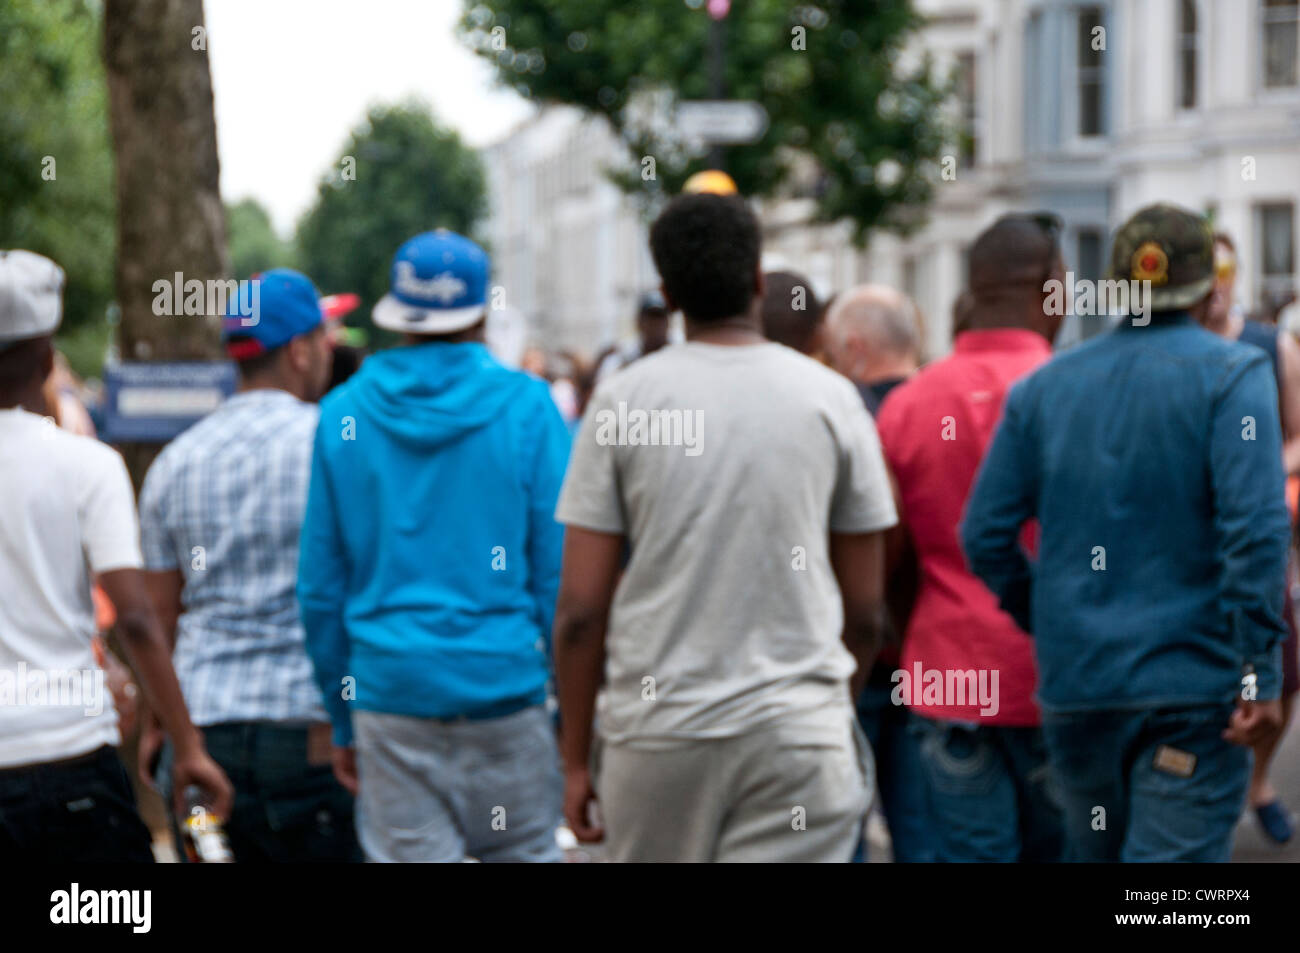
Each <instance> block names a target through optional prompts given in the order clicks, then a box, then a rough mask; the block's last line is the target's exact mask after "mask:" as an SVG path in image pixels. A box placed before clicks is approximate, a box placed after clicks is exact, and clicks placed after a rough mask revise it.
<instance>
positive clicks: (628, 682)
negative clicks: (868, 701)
mask: <svg viewBox="0 0 1300 953" xmlns="http://www.w3.org/2000/svg"><path fill="white" fill-rule="evenodd" d="M556 518H557V519H558V520H559V521H560V522H562V523H565V524H567V525H570V526H580V527H584V528H586V529H591V530H596V531H599V532H605V533H620V534H623V535H625V536H626V537H627V538H628V541H629V543H630V548H631V557H630V561H629V562H628V564H627V568H626V571H625V573H624V575H623V578H622V580H621V581H620V583H619V586H618V591H617V593H616V594H615V597H614V604H613V606H612V608H611V612H610V623H609V631H608V638H607V646H606V666H607V672H606V674H607V685H606V692H605V697H604V700H603V702H602V706H601V711H600V721H601V731H602V734H603V735H604V737H605V739H606V741H608V742H611V743H626V744H638V745H646V746H659V745H664V744H668V745H671V744H674V743H679V742H681V741H683V740H687V739H692V738H712V737H729V736H733V735H738V734H742V733H745V732H748V731H752V730H754V729H755V728H757V727H759V726H761V725H763V724H766V723H768V722H770V721H772V720H774V719H778V718H779V719H782V720H783V721H786V722H787V723H788V722H790V721H791V720H797V721H798V722H799V723H800V724H802V725H807V726H808V728H809V731H810V733H811V734H814V735H815V734H816V733H817V732H818V730H819V729H824V731H825V733H826V735H827V736H828V737H832V738H834V739H835V740H839V739H842V738H843V737H844V732H845V717H846V716H847V717H851V713H850V705H849V699H848V690H847V687H846V684H847V679H848V677H849V676H850V675H851V674H852V672H853V668H854V663H853V658H852V656H851V655H850V654H849V652H848V650H847V649H846V648H845V647H844V644H843V642H842V639H841V636H842V629H843V610H842V606H841V602H840V594H839V587H838V586H837V584H836V581H835V576H834V574H833V572H832V570H831V564H830V555H829V535H828V534H829V533H830V532H835V533H867V532H874V531H877V530H882V529H887V528H888V527H890V526H893V525H894V523H895V522H896V521H897V515H896V513H895V511H894V503H893V498H892V496H891V493H890V488H889V479H888V476H887V474H886V471H885V464H884V460H883V458H882V456H881V452H880V443H879V440H878V438H877V436H876V430H875V426H874V424H873V423H872V421H871V417H870V415H868V414H867V412H866V410H865V409H864V407H863V405H862V398H861V397H860V396H859V395H858V393H857V391H856V390H855V389H854V387H853V386H852V385H851V384H850V383H849V382H848V381H847V380H845V379H844V378H842V377H840V376H839V375H838V374H836V373H834V372H833V371H830V370H828V369H827V368H825V367H823V366H822V365H820V364H818V363H817V362H816V361H813V360H811V359H809V358H807V357H804V356H803V355H801V354H798V353H797V352H795V351H793V350H791V349H789V348H787V347H783V346H782V345H779V344H759V345H753V346H742V347H727V346H722V345H715V344H702V343H698V342H689V343H687V344H684V345H680V346H678V347H672V348H665V349H663V350H662V351H660V352H658V353H656V354H652V355H650V356H649V357H645V358H642V359H641V360H639V361H637V362H636V363H635V364H633V365H632V366H630V367H628V368H626V369H625V370H623V371H621V372H619V373H618V374H616V375H614V376H613V377H611V378H609V379H608V380H607V381H605V382H604V383H603V384H601V385H600V386H599V387H598V388H597V390H596V393H595V395H594V396H593V397H592V400H591V404H590V406H589V407H588V408H587V413H586V416H585V418H584V419H583V423H582V428H581V430H580V432H579V434H578V436H577V439H576V441H575V443H574V448H573V457H572V459H571V461H570V464H569V472H568V476H567V478H566V480H565V483H564V489H563V491H562V492H561V495H560V502H559V507H558V509H557V513H556Z"/></svg>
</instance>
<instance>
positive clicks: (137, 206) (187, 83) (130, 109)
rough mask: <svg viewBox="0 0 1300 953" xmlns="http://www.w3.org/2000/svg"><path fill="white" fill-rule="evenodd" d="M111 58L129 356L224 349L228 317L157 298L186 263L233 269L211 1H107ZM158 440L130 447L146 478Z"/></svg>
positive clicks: (124, 338) (209, 271)
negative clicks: (165, 306)
mask: <svg viewBox="0 0 1300 953" xmlns="http://www.w3.org/2000/svg"><path fill="white" fill-rule="evenodd" d="M196 28H199V29H200V30H201V36H202V42H201V43H200V42H198V40H197V39H196V36H195V30H196ZM195 47H200V48H198V49H196V48H195ZM104 66H105V71H106V74H107V78H108V102H109V126H110V131H111V133H112V139H113V152H114V155H115V159H116V186H117V265H116V269H115V276H114V277H115V281H116V288H117V302H118V305H119V306H120V308H121V323H120V324H119V326H118V345H119V349H120V353H121V356H122V359H123V360H125V361H178V360H207V359H213V358H219V357H220V356H221V352H220V345H219V329H220V316H219V315H211V314H209V315H175V316H167V315H163V316H159V315H156V314H154V308H153V302H154V298H155V297H156V292H155V290H154V283H155V282H157V281H159V280H160V279H161V280H165V281H167V282H168V287H169V288H170V286H171V285H172V284H173V283H174V282H175V281H176V275H177V274H178V273H179V274H180V275H181V276H183V277H182V280H184V281H188V280H190V279H198V280H200V281H205V282H206V281H207V280H209V279H221V278H225V277H226V276H227V275H228V273H229V270H230V267H229V256H228V253H227V249H226V226H225V215H224V212H223V210H222V205H221V193H220V185H219V171H220V166H219V163H218V159H217V128H216V120H215V117H214V115H213V106H212V77H211V73H210V72H209V68H208V53H207V37H206V28H205V27H204V23H203V2H202V0H107V2H106V3H105V4H104ZM205 300H206V296H205ZM156 449H157V448H148V447H140V446H127V447H123V448H122V450H123V454H124V455H125V456H126V458H127V464H128V466H129V467H130V469H131V476H132V479H134V480H135V481H136V485H137V486H139V483H140V480H141V479H142V478H143V476H144V469H145V468H146V467H147V466H148V463H149V462H150V460H151V459H152V457H153V455H154V453H156Z"/></svg>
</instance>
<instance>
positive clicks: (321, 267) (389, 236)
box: [297, 102, 487, 325]
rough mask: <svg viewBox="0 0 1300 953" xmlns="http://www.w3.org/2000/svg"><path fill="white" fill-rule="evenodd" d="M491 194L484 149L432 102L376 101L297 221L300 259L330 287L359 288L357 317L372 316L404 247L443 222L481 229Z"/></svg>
mask: <svg viewBox="0 0 1300 953" xmlns="http://www.w3.org/2000/svg"><path fill="white" fill-rule="evenodd" d="M486 202H487V200H486V187H485V185H484V176H483V169H482V166H481V165H480V163H479V158H478V154H477V153H476V152H474V151H473V150H471V149H469V148H468V147H466V146H465V145H464V144H463V143H462V142H461V141H460V137H459V136H458V135H457V134H456V133H455V132H453V131H451V130H448V129H445V128H443V127H441V126H439V125H438V124H437V123H435V122H434V119H433V116H432V114H431V112H430V111H429V108H428V106H427V105H424V104H422V103H418V102H408V103H403V104H400V105H391V106H376V107H372V108H371V109H370V111H369V113H368V115H367V116H366V118H365V120H364V121H363V122H362V123H361V124H360V125H359V126H358V127H357V128H356V129H354V130H353V132H352V134H351V136H350V137H349V139H348V142H347V143H346V145H345V146H344V148H343V151H342V153H341V154H340V156H339V158H338V160H337V161H336V162H335V163H334V166H333V168H332V169H331V170H330V172H329V173H328V174H327V175H325V176H324V177H323V178H322V180H321V183H320V186H319V189H318V191H317V197H316V204H315V205H314V206H313V207H312V208H311V209H310V210H309V211H308V212H307V213H306V214H305V215H304V216H303V218H302V219H301V220H300V221H299V223H298V229H297V246H298V250H299V262H300V264H301V266H302V269H303V271H305V272H306V273H307V274H308V275H309V276H311V278H312V279H313V280H314V281H315V282H316V285H317V287H319V288H320V289H321V292H322V293H324V294H335V293H340V292H354V293H356V294H358V295H360V296H361V307H360V308H359V309H358V310H357V311H356V312H354V313H353V315H352V316H351V317H350V318H349V323H355V324H357V325H368V324H369V316H370V310H371V308H373V307H374V305H375V302H377V301H378V300H379V299H380V298H381V297H383V296H384V295H385V294H386V293H387V291H388V272H389V266H390V265H391V264H392V260H393V254H394V253H395V252H396V251H397V247H398V246H399V245H400V244H402V242H404V241H405V240H406V239H408V238H410V237H412V236H413V235H416V234H419V233H420V232H426V231H429V230H431V229H434V228H449V229H452V230H453V231H457V232H460V233H461V234H472V232H473V229H474V226H475V224H476V223H477V222H478V221H479V219H480V218H482V216H483V214H484V213H485V211H486Z"/></svg>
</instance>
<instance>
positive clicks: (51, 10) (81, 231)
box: [0, 0, 115, 371]
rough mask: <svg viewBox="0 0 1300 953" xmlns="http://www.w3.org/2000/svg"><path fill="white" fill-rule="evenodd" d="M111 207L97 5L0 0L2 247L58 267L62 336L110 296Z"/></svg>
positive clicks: (87, 321)
mask: <svg viewBox="0 0 1300 953" xmlns="http://www.w3.org/2000/svg"><path fill="white" fill-rule="evenodd" d="M47 157H49V158H47ZM113 205H114V202H113V159H112V151H111V145H110V143H109V137H108V108H107V103H106V92H105V86H104V76H103V67H102V66H101V64H100V58H99V15H98V13H97V11H96V9H95V8H94V7H93V6H91V5H89V4H87V3H85V2H83V0H45V2H42V3H18V4H13V3H0V248H26V249H29V250H31V251H34V252H38V253H39V254H42V255H46V256H48V257H50V258H52V259H54V260H55V261H56V262H58V263H59V265H60V266H62V268H63V269H64V271H65V272H66V273H67V279H68V280H67V289H66V293H65V295H64V331H65V332H66V333H68V334H75V333H77V332H78V330H79V329H81V328H82V327H85V326H87V325H91V324H96V323H99V324H101V325H102V323H103V321H104V312H105V308H106V307H107V305H108V303H109V301H110V300H111V299H112V296H113V256H114V246H115V237H114V227H113V221H114V219H113V214H114V211H113ZM79 369H80V370H82V371H86V370H95V369H97V368H96V367H93V366H91V367H81V368H79Z"/></svg>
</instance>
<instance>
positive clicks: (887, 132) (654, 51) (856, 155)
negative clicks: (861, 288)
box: [460, 0, 955, 240]
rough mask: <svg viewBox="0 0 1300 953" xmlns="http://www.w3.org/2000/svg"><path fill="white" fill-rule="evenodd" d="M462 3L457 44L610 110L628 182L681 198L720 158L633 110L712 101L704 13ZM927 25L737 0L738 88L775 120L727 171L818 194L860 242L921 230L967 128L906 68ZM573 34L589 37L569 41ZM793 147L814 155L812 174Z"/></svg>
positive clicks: (657, 7) (827, 212)
mask: <svg viewBox="0 0 1300 953" xmlns="http://www.w3.org/2000/svg"><path fill="white" fill-rule="evenodd" d="M465 7H466V10H465V14H464V17H463V18H462V20H461V25H460V33H461V37H462V39H463V41H464V42H465V43H466V44H467V45H469V46H470V47H471V48H472V49H474V50H475V51H476V52H478V53H479V55H481V56H483V57H484V58H485V59H487V60H489V61H490V62H491V63H493V65H494V66H495V68H496V70H497V73H498V76H499V77H500V79H501V81H502V82H503V83H506V84H508V85H511V86H513V87H515V88H516V89H518V90H520V91H521V92H522V93H523V94H524V95H526V96H529V97H530V98H533V99H536V100H539V101H542V102H548V101H550V102H563V103H570V104H574V105H577V106H581V107H583V108H585V109H587V110H589V111H591V112H595V113H599V114H601V115H604V116H605V117H606V118H608V119H609V121H610V122H611V123H612V124H613V126H614V128H615V129H616V130H617V131H618V132H619V133H620V134H621V135H622V136H623V137H624V139H625V140H626V141H627V143H628V147H629V155H628V162H627V165H626V166H625V167H622V168H617V169H612V170H610V173H611V176H610V177H611V178H612V179H614V180H615V181H617V182H619V184H620V185H621V186H622V187H623V188H625V189H627V190H629V191H634V192H635V191H641V192H654V191H658V190H660V189H662V190H663V191H666V192H668V193H675V192H677V191H678V190H680V188H681V185H682V183H683V182H684V181H685V180H686V179H687V178H688V177H689V176H690V175H691V174H693V173H694V172H697V171H699V170H700V169H703V168H707V167H708V165H709V163H708V159H707V155H706V154H704V153H703V151H701V152H700V154H695V155H689V154H681V152H680V150H675V149H674V148H673V138H674V137H673V135H672V133H673V130H672V129H670V128H664V127H663V125H662V124H661V126H660V128H658V129H652V130H650V131H648V132H647V131H645V130H643V129H640V128H639V127H637V126H636V124H634V123H631V122H629V115H628V112H627V107H628V103H629V100H631V99H632V98H633V96H634V94H636V93H637V92H638V91H639V90H649V89H656V88H659V89H662V88H667V89H671V90H673V91H674V92H675V94H676V95H677V97H678V98H679V99H703V98H709V97H710V93H711V90H710V84H709V74H708V66H707V64H708V56H709V31H710V25H711V22H712V21H711V20H710V19H709V17H708V15H707V13H706V12H705V11H704V9H703V8H700V9H692V8H690V7H689V6H687V5H686V3H684V2H683V0H653V2H643V3H638V4H628V3H625V2H623V0H466V3H465ZM919 25H920V20H919V17H918V16H917V14H916V13H915V12H914V11H913V9H912V6H911V4H910V3H909V2H908V0H873V2H866V0H821V2H819V3H816V4H811V3H809V4H803V5H794V6H792V5H791V4H790V3H789V2H787V0H736V2H735V3H734V4H733V6H732V11H731V14H730V15H729V16H728V17H727V19H726V20H725V21H724V29H725V41H724V43H725V59H726V66H725V85H726V92H727V96H728V97H729V98H732V99H755V100H758V101H759V102H761V103H762V104H763V106H764V107H765V108H766V109H767V112H768V115H769V118H770V120H771V124H770V126H769V128H768V130H767V133H766V134H765V135H764V137H763V138H762V139H761V140H760V141H759V142H757V143H754V144H752V145H745V146H730V147H727V149H726V152H725V156H726V170H727V172H729V173H730V174H731V176H732V178H734V179H735V180H736V183H737V185H738V186H739V188H740V190H741V191H742V192H743V193H744V194H746V195H763V196H771V195H778V194H805V195H808V196H810V197H812V198H814V199H815V200H816V217H817V218H818V219H820V220H824V221H835V220H839V219H848V220H850V221H851V222H852V223H853V225H854V226H855V232H856V236H857V238H858V239H859V240H864V239H865V237H866V233H867V230H868V229H870V228H874V227H887V228H894V229H899V230H906V229H908V228H910V227H912V226H914V225H915V224H917V221H918V219H917V218H916V215H915V208H914V206H916V205H918V204H924V203H925V201H926V200H928V198H929V195H930V189H931V182H932V181H933V178H934V175H933V171H932V168H931V166H932V164H933V163H935V162H936V160H938V158H939V156H940V155H941V153H942V152H943V151H944V149H945V146H946V145H947V144H948V143H951V142H954V135H955V134H954V132H953V130H951V129H949V128H948V126H947V124H946V122H945V120H944V118H943V117H944V111H943V109H942V106H943V103H944V100H945V98H946V96H947V92H948V90H947V88H946V86H942V85H940V84H938V83H937V82H936V80H935V78H934V77H933V75H932V69H931V66H930V64H929V62H928V61H924V60H923V61H921V62H920V63H919V64H918V65H916V66H914V67H911V68H907V67H904V66H901V65H900V59H901V57H900V53H901V52H902V50H903V46H904V44H905V43H906V41H907V40H908V38H909V36H910V35H911V33H912V31H914V30H915V29H916V28H917V27H918V26H919ZM574 34H580V35H581V37H582V40H581V42H570V38H571V37H572V36H573V35H574ZM533 55H540V56H542V57H543V58H544V60H545V65H544V67H543V68H541V69H534V68H531V67H530V68H527V69H525V70H522V71H520V70H518V69H516V68H515V67H514V63H515V62H516V60H517V58H518V57H519V56H533ZM882 103H883V104H884V106H885V107H887V108H882ZM952 148H954V149H955V146H954V147H952ZM793 152H797V153H799V154H801V155H803V156H804V157H806V158H808V159H811V160H812V163H813V165H812V171H811V172H809V171H808V168H807V162H803V163H800V162H799V161H796V159H795V156H794V155H793V154H792V153H793ZM644 155H653V156H654V157H655V159H656V166H657V180H656V181H655V182H650V183H647V182H645V181H643V180H642V179H641V176H640V175H639V161H640V158H641V157H642V156H644ZM801 165H802V166H803V168H802V169H801V168H800V167H801ZM882 171H883V172H884V174H882ZM809 179H810V180H811V184H810V183H809V182H808V181H805V180H809ZM904 206H912V208H909V209H906V210H905V209H904Z"/></svg>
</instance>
